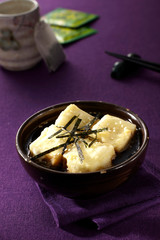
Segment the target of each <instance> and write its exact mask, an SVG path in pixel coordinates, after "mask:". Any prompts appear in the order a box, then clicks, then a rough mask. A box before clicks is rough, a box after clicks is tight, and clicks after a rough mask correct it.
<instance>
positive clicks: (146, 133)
mask: <svg viewBox="0 0 160 240" xmlns="http://www.w3.org/2000/svg"><path fill="white" fill-rule="evenodd" d="M76 103H82V104H84V103H92V104H94V103H102V104H106V105H110V106H113V107H115V108H118V109H119V110H121V111H123V112H126V113H127V114H129V115H131V116H133V117H134V118H135V119H136V120H137V121H138V122H139V123H140V125H141V127H142V128H143V130H144V137H143V138H144V139H143V141H142V144H141V146H140V148H139V149H138V151H136V153H134V154H133V155H132V156H131V157H129V158H128V159H127V160H125V161H123V162H122V163H119V164H117V165H115V166H111V167H109V168H104V169H101V170H98V171H93V172H84V173H70V172H63V171H59V170H54V169H50V168H47V167H44V166H41V165H39V164H37V163H35V162H33V161H31V160H30V159H29V157H28V156H27V155H26V154H25V153H24V152H23V151H22V149H21V148H20V146H19V141H20V133H21V131H22V130H23V128H24V127H25V125H26V124H27V123H28V122H30V121H31V120H32V119H34V118H36V117H37V116H39V115H43V113H45V112H47V111H51V110H53V109H54V108H56V107H60V106H63V105H66V106H67V105H69V104H75V105H76ZM148 142H149V130H148V127H147V125H146V123H145V122H144V121H143V120H142V119H141V118H140V117H139V116H138V115H137V114H136V113H134V112H132V111H131V110H130V109H128V108H124V107H122V106H120V105H117V104H113V103H110V102H104V101H94V100H93V101H88V100H86V101H85V100H76V101H69V102H62V103H58V104H54V105H51V106H49V107H46V108H43V109H41V110H39V111H37V112H35V113H34V114H32V115H31V116H30V117H28V118H27V119H26V120H25V121H24V122H23V123H22V124H21V125H20V127H19V129H18V131H17V133H16V149H17V152H18V154H19V155H20V157H21V159H23V160H24V161H25V162H27V163H28V164H30V165H31V166H33V167H35V168H38V169H40V170H43V171H46V172H50V173H57V174H64V175H74V176H75V175H86V174H87V175H88V174H91V175H92V174H97V173H101V174H102V173H107V172H110V171H116V170H118V169H120V168H123V167H124V166H127V165H128V164H130V163H132V162H133V161H134V160H135V159H136V158H137V157H138V156H139V155H141V154H142V153H143V152H144V151H145V149H146V147H147V145H148Z"/></svg>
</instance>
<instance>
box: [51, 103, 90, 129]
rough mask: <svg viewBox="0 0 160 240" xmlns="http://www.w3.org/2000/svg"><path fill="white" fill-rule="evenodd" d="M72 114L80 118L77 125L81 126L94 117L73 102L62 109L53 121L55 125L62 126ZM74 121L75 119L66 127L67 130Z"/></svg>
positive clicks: (71, 126)
mask: <svg viewBox="0 0 160 240" xmlns="http://www.w3.org/2000/svg"><path fill="white" fill-rule="evenodd" d="M73 116H77V117H78V118H80V119H82V121H81V123H80V125H79V127H83V126H84V125H86V124H87V123H89V122H90V121H91V120H92V119H93V118H94V117H93V116H92V115H90V114H88V113H87V112H85V111H83V110H81V109H80V108H78V107H77V106H76V105H75V104H70V105H69V106H68V107H67V108H66V109H65V110H64V111H62V112H61V113H60V115H59V117H58V118H57V120H56V121H55V125H56V126H61V127H64V126H65V124H66V123H68V122H69V120H70V119H71V118H72V117H73ZM75 121H76V120H74V121H73V122H72V124H71V125H70V126H69V127H68V128H67V129H68V130H71V129H72V128H73V126H74V124H75Z"/></svg>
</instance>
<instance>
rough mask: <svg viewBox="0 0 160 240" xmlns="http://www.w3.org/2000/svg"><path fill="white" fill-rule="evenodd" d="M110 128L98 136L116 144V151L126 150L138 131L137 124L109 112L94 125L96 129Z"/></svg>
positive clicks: (104, 140) (105, 141) (103, 140)
mask: <svg viewBox="0 0 160 240" xmlns="http://www.w3.org/2000/svg"><path fill="white" fill-rule="evenodd" d="M102 128H108V131H104V132H100V133H97V138H98V139H99V140H100V141H101V142H103V143H108V144H111V145H113V146H114V149H115V151H116V152H122V151H123V150H125V149H126V148H127V146H128V144H129V142H130V140H131V138H132V137H133V135H134V133H135V131H136V125H135V124H133V123H130V122H128V121H125V120H123V119H121V118H118V117H114V116H111V115H109V114H107V115H105V116H103V117H102V118H101V120H100V121H99V122H98V123H96V124H95V125H94V126H93V128H92V129H93V130H94V129H102Z"/></svg>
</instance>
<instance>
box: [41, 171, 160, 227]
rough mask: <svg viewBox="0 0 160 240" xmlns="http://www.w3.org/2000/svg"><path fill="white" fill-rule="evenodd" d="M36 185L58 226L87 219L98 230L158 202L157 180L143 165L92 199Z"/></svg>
mask: <svg viewBox="0 0 160 240" xmlns="http://www.w3.org/2000/svg"><path fill="white" fill-rule="evenodd" d="M37 187H38V189H39V191H40V193H41V196H42V199H43V200H44V202H45V203H46V204H47V206H48V207H49V208H50V210H51V213H52V215H53V218H54V220H55V223H56V225H57V226H58V227H63V226H66V225H68V224H71V223H73V222H74V223H75V222H78V221H83V220H86V219H88V220H90V221H92V222H94V223H95V224H96V225H97V229H98V230H100V229H103V228H105V227H108V226H110V225H111V224H115V223H117V222H119V221H122V220H124V219H126V218H128V217H131V216H133V215H134V214H137V213H139V212H141V211H144V210H145V209H147V208H149V207H151V206H154V205H156V204H159V203H160V181H159V179H158V178H156V177H155V176H154V175H152V174H151V173H149V172H147V171H146V169H145V168H144V167H141V168H140V169H139V170H138V171H137V173H136V174H135V175H134V176H132V177H131V178H129V179H128V180H127V181H126V182H125V183H123V184H122V185H121V186H120V187H118V188H117V189H115V190H113V191H111V192H108V193H106V194H104V195H101V196H98V197H96V198H92V199H70V198H67V197H64V196H62V195H59V194H53V193H50V192H48V191H47V190H45V189H44V188H42V187H41V186H39V185H38V184H37Z"/></svg>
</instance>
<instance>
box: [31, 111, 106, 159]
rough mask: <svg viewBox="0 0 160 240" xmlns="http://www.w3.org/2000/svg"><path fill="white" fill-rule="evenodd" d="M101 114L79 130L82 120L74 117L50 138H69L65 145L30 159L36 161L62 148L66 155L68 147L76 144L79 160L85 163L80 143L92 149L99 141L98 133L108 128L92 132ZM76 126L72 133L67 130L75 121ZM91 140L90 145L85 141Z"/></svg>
mask: <svg viewBox="0 0 160 240" xmlns="http://www.w3.org/2000/svg"><path fill="white" fill-rule="evenodd" d="M99 115H100V114H99V113H98V114H97V115H96V116H95V117H94V118H93V119H92V120H91V121H90V122H89V123H87V124H86V125H85V126H83V127H81V128H78V127H79V125H80V123H81V121H82V119H80V118H78V117H77V116H73V117H72V118H71V119H70V120H69V121H68V122H67V124H66V125H65V126H64V127H60V130H58V131H57V132H55V133H54V134H52V135H51V136H49V137H48V139H51V138H52V137H55V136H56V138H66V137H67V140H66V142H65V143H63V144H60V145H59V146H56V147H53V148H51V149H48V150H46V151H44V152H42V153H39V154H37V155H36V156H33V157H31V158H30V159H31V160H36V159H38V158H40V157H42V156H44V155H46V154H48V153H50V152H53V151H55V150H57V149H60V148H63V149H62V155H63V154H64V152H65V150H66V148H67V146H68V145H70V144H71V143H75V146H76V148H77V152H78V155H79V158H80V161H81V162H83V160H84V155H83V152H82V149H81V147H80V145H79V143H78V141H82V142H83V143H84V144H85V146H86V147H91V146H92V144H93V143H94V142H95V141H97V133H98V132H103V131H107V130H108V128H102V129H95V130H92V129H91V127H92V126H93V124H94V123H95V122H96V121H97V119H98V118H99ZM76 118H77V120H76V122H75V124H74V126H73V128H72V130H71V131H69V130H67V127H68V126H69V125H70V124H71V123H72V122H73V121H74V120H75V119H76ZM64 130H66V131H67V133H62V134H60V133H61V132H62V131H64ZM91 134H95V135H96V137H95V138H94V137H92V136H90V135H91ZM87 137H88V138H89V139H90V140H91V142H90V143H89V144H88V143H87V142H86V141H85V138H87Z"/></svg>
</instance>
